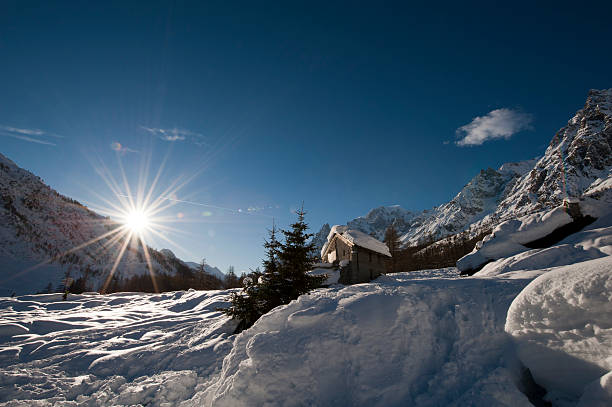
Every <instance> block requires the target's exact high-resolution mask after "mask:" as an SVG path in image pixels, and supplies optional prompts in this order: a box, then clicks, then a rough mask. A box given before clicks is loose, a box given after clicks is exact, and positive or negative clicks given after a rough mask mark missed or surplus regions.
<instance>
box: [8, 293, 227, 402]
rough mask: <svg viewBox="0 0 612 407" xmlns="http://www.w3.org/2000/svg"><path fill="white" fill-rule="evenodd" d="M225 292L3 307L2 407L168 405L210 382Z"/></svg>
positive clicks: (220, 354) (221, 334)
mask: <svg viewBox="0 0 612 407" xmlns="http://www.w3.org/2000/svg"><path fill="white" fill-rule="evenodd" d="M227 294H228V291H208V292H206V291H193V290H190V291H184V292H173V293H164V294H139V293H118V294H110V295H105V296H102V295H96V294H84V295H70V296H69V298H68V300H67V301H62V300H61V294H43V295H31V296H22V297H17V298H2V299H0V335H1V336H0V387H1V388H2V392H0V402H6V404H5V403H1V404H3V405H24V406H26V405H33V404H34V401H36V402H37V403H39V404H40V405H88V406H103V405H132V404H137V403H141V404H147V403H149V404H148V405H160V406H161V405H164V403H171V404H170V405H173V404H175V403H177V402H179V401H181V400H185V399H188V398H189V397H191V396H192V395H193V394H194V393H195V392H196V385H197V384H199V383H201V382H205V381H206V380H208V378H209V376H210V375H211V374H213V373H215V372H216V371H217V370H218V369H219V367H220V365H221V362H222V360H223V358H224V357H225V355H226V354H227V353H228V351H229V349H230V348H231V343H232V338H231V336H230V335H231V333H232V332H233V330H234V329H235V324H234V323H233V322H231V321H229V320H228V319H227V318H226V317H224V316H222V314H221V313H220V312H218V311H216V308H217V307H224V306H226V305H227V303H226V302H225V297H226V296H227Z"/></svg>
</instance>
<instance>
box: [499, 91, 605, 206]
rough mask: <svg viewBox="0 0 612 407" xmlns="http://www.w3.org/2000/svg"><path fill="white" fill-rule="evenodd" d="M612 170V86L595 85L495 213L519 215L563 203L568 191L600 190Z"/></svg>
mask: <svg viewBox="0 0 612 407" xmlns="http://www.w3.org/2000/svg"><path fill="white" fill-rule="evenodd" d="M611 175H612V89H607V90H591V91H590V92H589V96H588V98H587V101H586V104H585V105H584V108H582V109H580V110H579V111H578V112H577V113H576V115H575V116H574V117H572V119H571V120H570V121H569V122H568V123H567V125H566V126H565V127H563V128H562V129H561V130H559V131H558V132H557V134H555V136H554V137H553V139H552V140H551V142H550V145H549V146H548V148H547V149H546V152H545V153H544V156H543V157H542V158H541V159H540V160H539V161H538V162H537V163H536V164H535V166H534V167H533V168H532V169H531V171H529V172H528V173H525V175H523V176H522V177H521V179H520V180H518V182H516V184H515V185H514V186H513V188H512V189H511V190H510V191H509V192H508V194H507V196H506V197H505V198H504V199H503V201H502V202H501V203H500V204H499V206H498V208H497V209H496V211H495V214H496V215H497V216H499V217H500V218H508V217H515V216H518V215H524V214H528V213H532V212H535V211H539V210H542V209H546V208H551V207H554V206H557V205H559V204H560V203H561V202H562V201H563V199H564V198H566V197H576V198H577V197H580V196H581V195H582V194H585V193H586V194H587V195H591V196H596V195H597V193H598V192H599V191H601V190H603V189H609V188H610V187H611V186H612V185H611V183H610V180H611V178H610V177H611Z"/></svg>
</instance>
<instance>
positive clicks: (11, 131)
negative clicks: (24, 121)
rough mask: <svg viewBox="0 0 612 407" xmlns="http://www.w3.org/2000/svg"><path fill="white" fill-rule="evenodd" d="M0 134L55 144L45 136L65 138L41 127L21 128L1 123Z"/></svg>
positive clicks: (31, 141)
mask: <svg viewBox="0 0 612 407" xmlns="http://www.w3.org/2000/svg"><path fill="white" fill-rule="evenodd" d="M0 136H4V137H12V138H16V139H19V140H23V141H28V142H30V143H37V144H45V145H48V146H55V145H56V144H55V143H52V142H50V141H47V140H45V138H49V137H53V138H63V137H62V136H58V135H57V134H53V133H48V132H46V131H43V130H40V129H21V128H17V127H11V126H4V125H0Z"/></svg>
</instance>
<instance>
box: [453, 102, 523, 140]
mask: <svg viewBox="0 0 612 407" xmlns="http://www.w3.org/2000/svg"><path fill="white" fill-rule="evenodd" d="M532 120H533V117H532V116H531V115H530V114H527V113H522V112H519V111H516V110H512V109H508V108H501V109H495V110H492V111H490V112H489V113H487V114H486V115H484V116H478V117H475V118H474V119H473V120H472V121H471V122H470V123H468V124H466V125H465V126H461V127H459V128H458V129H457V131H456V132H457V135H458V136H459V137H461V139H460V140H458V141H457V142H456V144H457V145H458V146H479V145H481V144H482V143H484V142H485V141H487V140H493V139H498V138H505V139H509V138H510V137H512V136H513V135H514V134H516V133H518V132H519V131H522V130H528V129H530V128H531V122H532Z"/></svg>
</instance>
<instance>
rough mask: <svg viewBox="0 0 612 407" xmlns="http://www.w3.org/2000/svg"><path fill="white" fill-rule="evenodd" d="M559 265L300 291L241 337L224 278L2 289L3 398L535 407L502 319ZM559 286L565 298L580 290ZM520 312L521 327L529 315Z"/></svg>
mask: <svg viewBox="0 0 612 407" xmlns="http://www.w3.org/2000/svg"><path fill="white" fill-rule="evenodd" d="M610 260H612V258H611V257H607V258H606V259H601V260H595V261H599V262H602V261H605V262H607V264H612V263H610ZM587 263H588V262H587ZM587 263H577V264H576V266H575V267H576V269H575V271H576V272H579V270H581V267H582V264H587ZM597 264H599V263H597ZM601 264H604V263H601ZM602 267H604V268H603V269H602V268H600V269H601V270H604V271H601V273H604V275H605V273H606V272H605V270H608V269H609V267H608V269H606V268H605V267H606V266H605V265H604V266H602ZM560 270H567V266H566V267H564V268H561V269H560ZM565 272H566V273H567V272H571V270H570V271H565ZM554 273H555V269H553V272H552V273H546V271H545V270H539V271H537V272H533V271H531V272H527V273H525V274H524V275H523V276H521V275H520V273H518V272H512V273H505V274H504V273H502V274H500V275H497V276H492V277H486V276H485V277H472V278H460V277H459V275H458V274H459V273H458V270H457V269H455V268H447V269H440V270H425V271H419V272H410V273H398V274H393V275H386V276H381V277H380V278H378V279H377V280H375V281H374V282H372V283H369V284H357V285H353V286H346V287H344V286H340V285H338V286H334V287H331V288H328V289H320V290H316V291H314V292H312V293H311V294H308V295H303V296H301V297H300V298H299V299H298V300H296V301H293V302H291V303H290V304H288V305H286V306H282V307H278V308H276V309H274V310H273V311H272V312H270V313H268V314H266V315H265V316H263V317H262V318H261V319H260V320H259V321H257V323H256V324H255V325H254V326H253V327H251V328H250V329H248V330H246V331H244V332H242V333H241V334H239V335H236V336H231V333H232V332H233V330H234V328H235V324H234V323H233V322H231V321H229V320H228V319H227V318H226V317H224V316H223V315H222V314H221V313H220V312H219V311H217V308H218V307H224V306H226V305H227V303H226V298H227V295H228V293H229V292H228V291H211V292H201V291H186V292H176V293H166V294H136V293H123V294H110V295H106V296H100V295H96V294H90V295H78V296H77V295H71V296H70V297H69V299H68V300H67V301H62V299H61V295H32V296H21V297H17V298H13V299H11V298H2V299H0V389H1V390H2V391H1V392H0V402H1V403H0V404H1V405H23V406H31V405H40V406H45V405H59V406H62V405H65V406H69V405H86V406H106V405H147V406H184V407H186V406H259V405H270V406H304V405H308V406H325V405H338V406H344V405H364V406H365V405H367V406H405V405H412V406H442V405H444V406H446V405H449V406H452V405H454V406H465V405H470V406H483V407H484V406H487V407H489V406H529V405H531V404H530V403H529V400H528V399H527V397H526V396H525V395H524V394H523V393H522V392H521V391H520V390H519V388H521V384H520V383H519V382H520V380H521V374H520V371H521V370H520V362H519V359H518V357H517V353H516V343H515V340H516V338H517V334H516V332H514V331H513V332H512V333H511V334H509V333H506V332H505V331H504V326H505V325H506V328H507V327H508V325H507V323H508V322H507V318H506V317H507V313H508V309H509V308H510V306H511V304H512V303H513V301H515V302H516V301H519V300H518V299H520V298H523V299H525V298H531V299H532V300H531V301H532V302H533V296H532V295H531V294H527V296H524V295H523V296H521V295H520V293H521V292H526V293H529V292H534V291H533V289H531V291H523V290H524V289H525V287H526V286H529V287H534V284H535V283H537V281H540V280H541V279H539V280H533V279H534V278H535V277H537V275H542V274H544V275H543V276H542V277H545V276H546V275H547V274H550V275H551V278H554V276H555V274H554ZM575 274H576V276H578V275H579V273H575ZM576 281H579V280H576ZM530 284H531V285H530ZM577 284H578V283H577ZM560 287H562V285H561V286H560ZM606 287H607V286H606ZM596 288H598V290H599V291H598V292H601V290H602V289H601V287H597V286H596ZM605 290H607V291H610V290H609V289H607V288H606V289H605ZM562 291H563V290H561V291H559V295H557V297H556V298H557V299H556V301H557V302H559V304H561V305H562V304H563V303H564V300H563V298H564V297H567V298H568V299H570V300H571V296H565V294H564V293H563V292H562ZM587 291H588V290H583V291H582V292H581V294H580V295H582V296H584V295H589V294H588V292H587ZM572 292H576V291H575V290H574V291H572ZM585 293H586V294H585ZM566 294H571V293H569V292H568V293H566ZM517 296H518V297H517ZM541 298H545V297H541ZM521 301H523V300H521ZM520 304H525V302H524V301H523V303H520ZM520 304H519V302H516V304H515V305H513V307H514V309H523V310H525V309H527V310H528V311H529V309H528V308H525V307H526V306H525V305H520ZM534 304H535V302H534ZM606 306H607V305H606V304H604V303H602V307H604V308H605V307H606ZM517 307H522V308H517ZM553 308H554V309H553ZM553 308H551V309H550V312H554V310H556V309H559V310H561V309H562V307H561V306H559V307H553ZM600 308H601V307H600ZM600 308H598V309H597V310H598V312H599V311H601V309H604V308H601V309H600ZM605 309H608V308H605ZM529 312H531V311H529ZM532 314H533V315H535V314H534V313H533V312H532ZM512 315H513V321H514V322H513V323H514V324H515V325H513V326H515V327H518V328H516V329H515V328H513V330H518V331H517V332H522V331H521V330H522V329H523V328H522V327H521V326H520V324H529V323H530V322H529V321H530V319H529V318H527V317H525V318H518V319H517V318H516V316H517V315H518V314H517V313H516V312H514V313H513V314H512ZM551 315H552V314H551ZM586 318H588V315H587V316H586ZM517 324H518V325H517ZM570 325H571V324H570V323H566V324H565V325H564V326H563V330H571V329H572V327H571V326H570ZM527 326H528V325H525V327H527ZM507 329H508V328H507ZM568 332H569V331H568ZM583 333H585V335H583V337H584V339H585V341H588V340H589V339H588V338H587V337H586V333H588V332H587V330H583ZM563 335H565V334H563ZM566 337H567V336H563V337H560V338H561V340H565V338H566ZM513 338H514V339H513ZM530 338H535V336H534V335H531V336H530ZM593 338H594V339H598V337H597V335H595V336H594V337H593ZM535 340H538V339H537V338H535ZM559 343H560V342H559ZM585 343H586V342H585ZM560 346H561V345H560ZM563 346H564V345H563ZM563 346H561V347H558V349H561V348H562V347H563ZM593 349H595V351H596V352H603V353H606V352H608V351H609V347H607V348H606V347H604V348H602V347H598V348H593ZM592 355H593V354H591V356H592ZM519 356H520V357H521V358H522V359H524V360H523V362H524V364H525V365H527V366H530V362H531V361H532V360H533V358H532V356H531V355H530V354H526V357H525V358H524V357H523V356H525V355H522V354H521V355H519ZM602 356H603V357H604V358H606V357H609V356H605V355H603V354H602ZM550 367H551V368H552V369H554V366H552V365H550ZM551 371H553V372H554V370H551ZM537 373H540V372H537ZM544 373H545V374H546V372H544ZM600 373H605V372H604V371H603V370H602V371H601V372H600ZM595 376H596V375H595ZM595 376H594V377H595ZM589 380H590V381H589V384H588V386H589V387H588V388H589V389H591V390H589V391H588V394H587V393H584V394H583V396H582V397H581V398H580V399H578V398H577V397H574V398H573V400H570V403H569V404H563V406H565V405H576V404H577V403H579V402H580V403H581V404H580V405H581V406H584V405H590V404H592V405H602V406H603V405H606V404H605V403H607V402H608V401H609V398H607V397H608V396H607V394H608V393H609V392H610V382H612V380H610V377H609V375H607V376H606V375H604V376H602V377H601V378H600V379H598V380H592V378H590V379H589ZM591 380H592V381H591ZM585 391H586V390H585ZM589 397H590V398H589ZM601 400H603V402H602V403H603V404H601V403H600V402H601ZM593 402H595V404H593ZM585 403H586V404H585ZM589 403H590V404H589ZM597 403H599V404H597ZM559 405H561V404H559Z"/></svg>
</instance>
